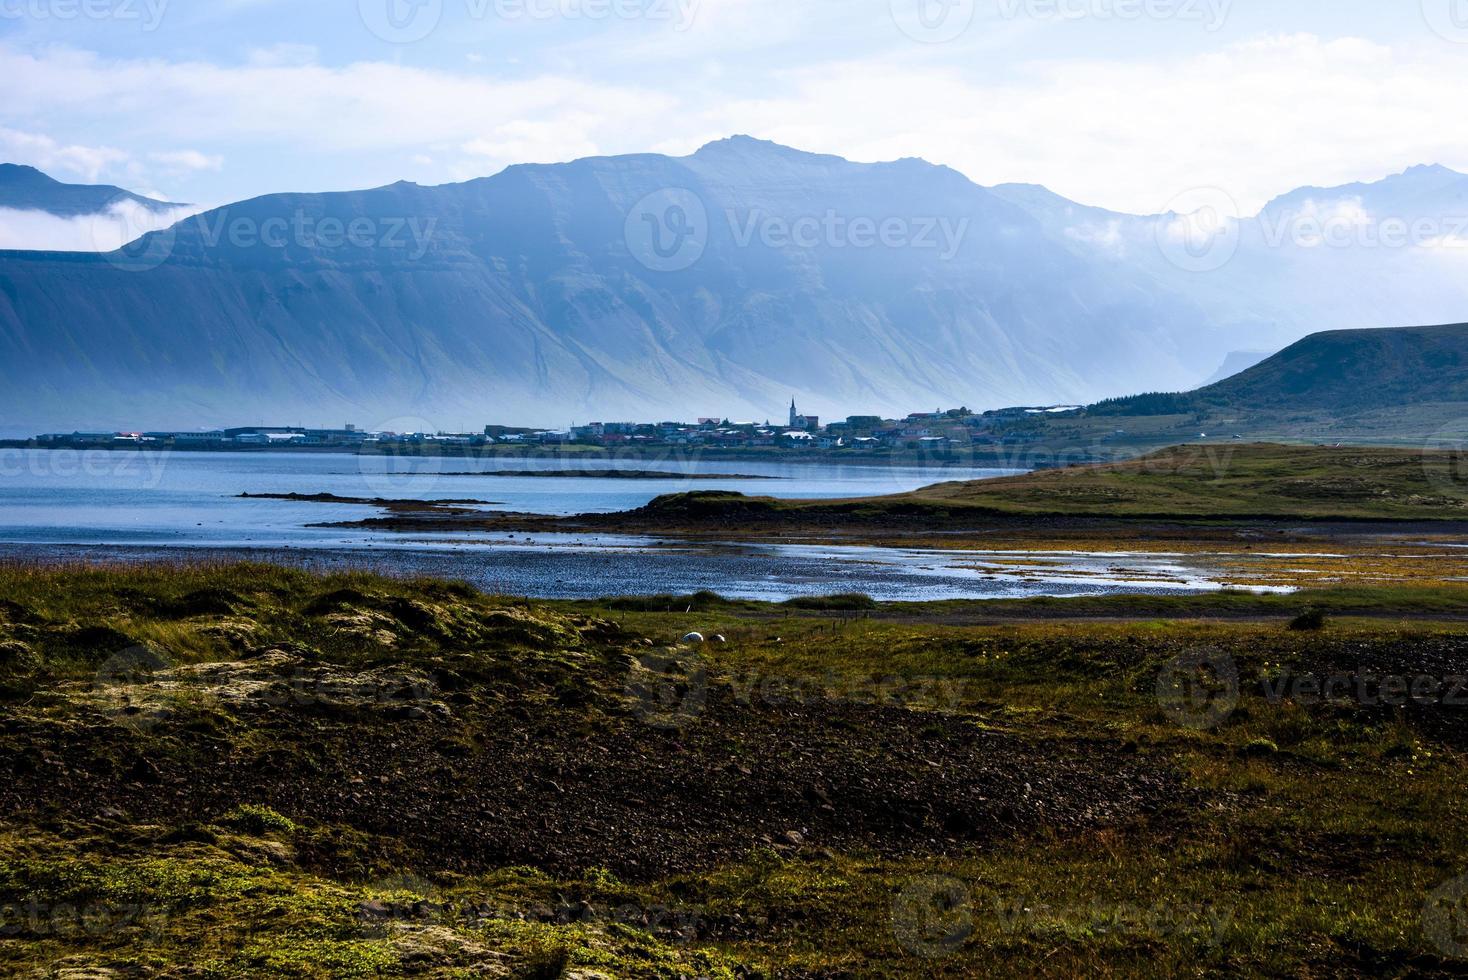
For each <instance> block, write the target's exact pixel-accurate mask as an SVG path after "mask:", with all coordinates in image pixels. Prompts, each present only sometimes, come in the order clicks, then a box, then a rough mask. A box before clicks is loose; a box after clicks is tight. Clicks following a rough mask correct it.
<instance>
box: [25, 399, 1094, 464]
mask: <svg viewBox="0 0 1468 980" xmlns="http://www.w3.org/2000/svg"><path fill="white" fill-rule="evenodd" d="M1079 409H1080V406H1075V405H1063V406H1053V407H1048V408H1008V409H999V410H996V411H989V412H981V413H980V412H971V411H969V410H968V409H967V408H957V409H950V410H947V411H944V410H938V411H934V412H914V413H912V414H910V415H908V416H907V417H906V418H902V419H888V418H882V417H881V416H877V415H851V416H847V417H846V418H845V419H843V420H841V421H832V422H824V421H823V420H822V419H821V418H820V417H819V416H816V415H807V414H804V413H802V412H801V411H800V408H799V406H798V404H797V403H796V402H795V401H793V400H792V401H791V403H790V410H789V414H788V416H787V418H786V420H785V423H784V424H783V425H781V424H775V423H772V422H770V421H765V422H763V423H758V422H746V423H734V422H730V421H729V420H728V419H721V418H717V417H709V418H700V419H698V421H696V422H691V423H690V422H591V423H588V424H586V425H573V426H570V427H568V428H566V429H559V430H556V429H535V428H517V427H513V426H504V425H487V426H485V427H484V430H483V431H482V432H473V433H464V432H386V431H371V430H367V429H361V428H358V427H357V426H355V425H346V426H344V427H342V428H340V429H313V428H307V427H304V426H245V427H240V428H229V429H212V430H207V431H189V430H177V431H156V432H70V433H48V434H45V435H39V436H36V437H35V438H34V439H33V440H30V444H33V445H36V446H39V447H47V448H59V447H69V448H97V447H108V446H111V447H116V448H128V447H134V446H156V447H160V448H165V447H171V448H176V449H200V450H206V449H215V450H225V449H241V450H248V449H256V450H258V449H272V448H274V449H337V450H357V451H364V452H365V451H372V450H373V449H384V448H387V447H390V446H433V445H438V446H442V447H445V448H447V447H450V446H460V447H490V446H507V447H512V446H523V447H526V448H531V447H555V446H585V447H603V448H617V449H620V448H637V447H649V448H657V447H698V448H709V449H761V448H768V449H787V450H802V449H803V450H826V451H837V452H839V451H842V450H846V451H851V452H859V451H862V450H877V449H925V450H944V449H971V448H975V447H1002V446H1007V445H1019V444H1023V443H1024V442H1026V441H1028V440H1029V439H1030V438H1032V433H1033V432H1034V431H1035V430H1038V428H1039V425H1038V423H1039V422H1040V417H1041V416H1047V415H1057V414H1063V413H1067V412H1074V411H1078V410H1079Z"/></svg>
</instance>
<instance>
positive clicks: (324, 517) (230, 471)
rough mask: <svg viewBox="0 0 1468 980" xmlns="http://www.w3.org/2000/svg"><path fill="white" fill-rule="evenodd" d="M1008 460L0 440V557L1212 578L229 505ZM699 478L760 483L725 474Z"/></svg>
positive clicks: (784, 574)
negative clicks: (259, 449) (52, 446)
mask: <svg viewBox="0 0 1468 980" xmlns="http://www.w3.org/2000/svg"><path fill="white" fill-rule="evenodd" d="M565 468H579V469H634V470H652V469H656V470H663V471H669V472H674V473H677V474H679V477H678V478H676V479H667V480H648V479H636V478H627V479H622V478H602V477H556V476H552V477H486V476H461V475H450V474H457V473H466V472H474V473H477V472H488V471H491V470H501V471H503V470H516V471H524V470H546V471H550V472H554V471H556V470H558V469H565ZM1006 472H1008V471H1001V470H988V469H936V468H922V467H888V466H870V465H844V466H843V465H834V466H833V465H823V464H804V463H783V462H781V463H777V462H739V463H733V462H727V461H712V460H702V459H698V458H695V457H688V458H679V459H668V460H663V461H659V462H645V461H630V460H629V461H620V462H616V463H610V464H609V463H607V462H606V461H602V460H595V461H586V462H563V461H553V460H534V459H506V458H498V459H492V460H491V459H476V458H456V457H428V458H385V457H381V456H352V455H345V454H308V453H187V452H163V451H159V452H150V451H126V452H106V451H92V452H68V451H42V450H4V451H0V556H9V557H15V558H23V559H28V560H43V561H68V562H69V561H88V562H90V561H145V560H157V559H170V558H180V559H209V558H230V559H233V558H248V559H254V560H267V561H283V562H287V563H290V564H297V565H303V566H307V567H311V568H318V569H337V568H368V569H372V570H374V571H382V572H389V573H400V574H415V575H416V574H431V575H438V576H445V577H451V578H458V579H464V580H467V581H470V582H472V583H474V584H475V585H478V586H479V587H481V588H483V589H486V590H487V591H491V592H498V593H503V594H513V595H526V596H532V597H541V598H597V597H601V596H612V595H649V594H656V593H679V594H682V593H689V592H694V591H697V590H699V589H711V590H714V591H717V592H720V593H722V594H725V595H728V596H730V597H736V598H751V599H774V600H778V599H787V598H792V597H795V596H801V595H821V594H831V593H838V592H864V593H867V594H869V595H872V596H873V597H874V598H878V599H883V600H917V599H937V598H984V597H995V598H998V597H1020V596H1030V595H1082V594H1096V593H1103V592H1120V591H1125V592H1153V591H1172V592H1175V591H1180V590H1181V591H1199V590H1206V589H1210V588H1216V587H1217V583H1216V582H1214V581H1213V580H1212V579H1211V578H1210V577H1209V573H1208V571H1207V570H1206V569H1205V568H1200V567H1198V566H1196V565H1194V564H1193V563H1191V562H1189V561H1188V560H1186V559H1181V558H1169V557H1161V558H1159V557H1156V556H1137V555H1131V556H1128V555H1107V556H1064V557H1063V558H1062V559H1061V560H1060V561H1059V562H1057V561H1056V560H1055V558H1054V557H1053V556H1051V557H1050V558H1048V559H1042V560H1039V561H1037V562H1036V563H1035V564H1034V565H1033V566H1030V567H1023V566H1022V565H1021V566H1019V567H1016V566H1015V564H1014V563H1013V561H1012V560H1011V561H1006V562H1001V563H1000V564H990V563H987V562H985V561H983V560H982V557H981V556H979V555H976V554H975V553H972V552H941V551H931V550H921V549H889V548H872V547H852V546H817V545H790V544H763V543H761V544H737V543H730V544H727V545H706V544H698V545H689V544H678V543H675V542H667V541H659V540H655V539H650V538H636V537H625V536H615V535H568V534H544V535H524V534H520V535H508V534H486V533H474V532H453V533H444V534H426V533H414V534H398V533H393V532H384V531H371V530H365V529H360V528H336V527H320V526H313V525H320V524H328V523H333V522H340V521H353V520H358V519H361V518H366V517H373V516H376V515H377V514H379V513H380V512H379V510H378V509H377V508H375V507H371V506H364V505H355V504H319V503H310V502H297V501H281V500H260V499H254V500H248V499H242V498H241V497H240V496H239V495H240V494H242V493H251V494H288V493H299V494H317V493H330V494H335V495H337V496H341V497H354V498H384V499H395V500H403V499H414V500H445V499H458V500H480V501H486V503H485V504H484V505H483V506H484V509H485V510H486V511H517V512H528V513H541V514H557V515H566V514H578V513H591V512H611V511H619V510H626V509H629V508H634V507H640V506H642V505H644V504H646V503H647V502H648V501H650V500H651V499H653V498H654V497H656V496H658V495H660V494H665V493H675V492H680V491H687V490H701V489H727V490H734V491H738V492H741V493H748V494H767V495H772V496H780V497H799V498H821V497H857V496H869V495H874V494H884V493H899V492H903V491H907V490H913V489H916V488H918V487H922V486H926V485H929V484H931V483H935V482H939V481H944V480H960V479H969V480H971V479H984V478H988V477H994V476H1000V475H1004V473H1006ZM713 474H738V475H743V476H749V477H764V479H743V480H725V479H717V478H713V477H712V476H711V475H713Z"/></svg>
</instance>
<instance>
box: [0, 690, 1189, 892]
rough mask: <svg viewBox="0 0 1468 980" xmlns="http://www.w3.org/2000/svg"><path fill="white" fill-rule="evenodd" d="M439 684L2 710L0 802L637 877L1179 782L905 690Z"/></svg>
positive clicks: (473, 862) (1142, 795) (1119, 812)
mask: <svg viewBox="0 0 1468 980" xmlns="http://www.w3.org/2000/svg"><path fill="white" fill-rule="evenodd" d="M572 699H573V700H574V699H575V696H574V695H572ZM455 701H459V702H468V703H461V704H453V702H455ZM449 702H450V703H451V704H453V706H452V707H451V708H449V711H448V712H444V711H443V710H442V709H439V710H438V711H437V712H421V713H425V714H427V717H422V718H416V719H415V718H410V717H402V716H403V715H407V714H419V713H420V709H417V708H416V707H414V706H412V705H410V704H408V703H407V702H403V703H401V704H395V705H393V706H392V707H391V709H390V710H387V711H383V710H378V709H376V708H368V709H361V708H351V707H344V706H341V705H337V704H334V703H333V704H328V703H325V702H318V703H314V704H310V705H306V706H299V705H286V706H265V705H262V706H261V707H260V708H259V710H258V711H257V712H255V713H254V716H253V717H247V715H246V714H241V715H240V717H239V722H240V723H241V724H248V726H249V729H250V738H249V742H248V745H249V748H248V749H246V748H244V747H242V745H241V744H240V743H239V742H238V741H237V740H236V739H235V738H234V735H235V734H238V733H231V732H228V731H221V730H219V729H218V728H217V722H212V721H210V720H208V719H206V718H194V719H190V718H188V717H184V716H180V717H177V718H173V719H170V720H168V721H166V722H164V723H162V724H159V725H157V726H156V727H155V728H152V729H151V730H149V731H146V732H143V733H141V734H139V733H135V732H133V731H131V730H129V729H128V728H127V727H126V726H124V725H119V724H115V723H106V722H103V723H99V724H89V725H83V724H77V725H72V726H70V728H69V729H68V730H67V731H65V732H61V731H57V730H56V728H55V727H53V726H49V725H47V724H45V723H41V722H38V721H35V720H27V721H22V720H19V719H14V718H13V719H11V720H9V721H7V722H5V723H4V725H3V729H0V731H3V735H4V742H5V744H6V748H7V751H5V753H4V754H3V757H0V818H3V819H5V820H36V821H43V822H44V821H46V820H58V819H59V820H63V821H73V820H75V821H81V822H86V821H89V820H93V819H96V818H97V817H98V816H99V815H102V816H107V815H109V814H110V815H111V817H112V818H113V819H117V820H125V821H126V822H128V823H132V824H139V823H152V822H159V823H162V824H165V825H167V826H180V825H188V824H190V823H208V822H210V821H212V820H216V819H217V818H218V817H219V816H221V815H222V814H224V813H226V812H227V811H229V810H230V809H232V808H233V807H235V806H237V805H239V804H263V805H266V806H269V807H270V808H272V809H274V810H276V811H278V812H280V813H282V814H285V815H286V816H288V817H290V818H292V819H293V820H296V821H299V822H303V823H306V824H308V825H309V824H318V825H329V826H332V827H338V828H341V827H346V828H352V829H353V830H356V831H360V832H364V833H366V834H368V835H371V836H372V837H373V838H374V839H377V840H381V841H392V842H395V843H394V844H393V846H395V847H399V848H401V849H402V850H403V852H404V853H402V854H400V855H396V856H399V857H404V858H408V859H410V860H412V862H413V863H414V865H415V866H416V867H419V868H422V869H424V870H425V871H427V870H433V871H438V870H452V871H463V872H476V871H485V870H489V869H492V868H495V867H502V866H505V865H531V866H535V867H539V868H542V869H545V870H547V871H549V872H552V873H557V874H564V873H575V872H578V871H582V870H585V869H588V868H596V867H605V868H609V869H611V870H613V871H614V872H616V873H617V874H618V875H619V876H623V877H625V878H627V879H629V880H638V879H649V878H654V877H663V876H666V875H669V874H674V873H679V872H686V871H694V870H699V869H707V868H712V867H716V866H718V865H720V864H721V863H724V862H727V861H730V860H737V859H739V858H742V857H744V856H746V855H747V854H748V853H749V852H750V851H751V850H752V849H756V848H760V847H773V848H776V849H778V850H787V851H801V850H811V851H812V852H815V851H819V850H823V849H826V848H830V849H832V850H837V851H850V850H870V851H874V852H877V853H882V854H888V855H900V854H908V853H933V852H943V851H947V850H950V849H955V848H958V847H961V846H967V845H972V844H974V843H976V842H984V841H993V840H996V839H1002V838H1003V837H1004V836H1005V835H1006V834H1009V833H1010V832H1012V831H1017V830H1027V831H1032V830H1034V829H1036V828H1038V827H1052V828H1055V829H1057V830H1060V831H1074V830H1081V829H1083V828H1089V827H1096V826H1101V825H1108V824H1115V823H1118V822H1124V821H1128V820H1131V819H1134V818H1137V817H1140V816H1142V815H1144V814H1148V813H1152V812H1155V811H1157V810H1158V809H1160V808H1164V807H1166V806H1168V805H1169V804H1170V803H1173V802H1175V801H1176V800H1177V799H1178V797H1179V790H1178V789H1177V787H1176V784H1175V781H1174V779H1173V778H1172V777H1171V776H1169V775H1167V774H1165V773H1164V772H1163V771H1162V770H1161V769H1160V768H1154V767H1152V766H1151V765H1149V764H1147V763H1146V762H1145V760H1141V759H1138V758H1136V757H1128V756H1123V755H1122V754H1121V753H1120V751H1119V748H1117V747H1112V746H1105V745H1094V746H1093V745H1085V744H1074V743H1071V744H1067V745H1065V746H1060V745H1056V744H1053V743H1046V742H1041V743H1029V742H1024V741H1020V740H1017V739H1014V738H1011V737H1007V736H1002V735H995V734H989V733H985V732H982V731H981V730H979V729H978V728H976V727H975V726H973V725H972V724H969V723H966V722H965V721H963V720H961V719H959V718H956V717H951V716H945V715H940V714H934V713H929V712H919V711H914V710H909V709H907V708H902V707H889V706H873V705H860V704H852V703H844V702H833V701H822V702H817V703H807V704H794V703H792V704H787V705H762V704H746V703H744V702H742V701H741V700H740V699H738V698H737V697H736V696H735V695H734V694H733V693H732V692H731V691H729V690H728V689H725V688H718V687H716V688H714V689H712V690H710V691H708V692H707V697H701V696H700V697H698V698H697V699H695V702H696V703H695V702H689V704H694V710H695V711H696V717H693V718H692V719H691V720H689V721H686V723H685V726H684V727H683V728H682V729H670V728H663V727H659V726H658V724H650V723H648V721H647V720H645V719H643V718H640V717H637V716H636V715H632V716H628V717H622V718H618V717H615V716H601V717H599V718H596V719H593V718H592V717H591V716H588V715H587V714H586V713H585V712H583V711H582V710H580V709H579V708H578V707H576V706H574V705H550V706H548V705H547V703H546V702H545V701H543V700H542V701H539V703H532V701H531V700H529V699H523V698H519V697H517V696H511V697H510V698H509V699H508V700H505V701H500V702H496V703H495V705H494V706H493V707H492V708H491V709H489V710H483V709H482V708H481V707H480V706H477V705H475V704H474V703H473V702H472V695H469V694H460V695H457V696H454V697H450V698H449ZM425 703H426V702H425ZM246 712H248V707H247V708H246ZM392 716H398V717H392ZM664 720H665V719H664V718H663V716H661V715H658V716H657V717H655V718H653V721H656V722H662V721H664ZM175 727H178V728H181V729H182V730H173V729H174V728H175ZM104 801H105V802H104ZM382 856H383V857H392V856H394V855H386V854H385V855H382ZM307 860H308V861H310V860H311V858H310V857H309V856H308V857H307ZM337 860H338V858H337V857H336V856H334V855H333V854H332V853H331V849H330V847H323V850H322V852H321V853H319V854H317V855H315V858H314V861H315V863H316V864H318V865H319V866H321V870H323V871H326V872H330V873H350V871H351V869H350V868H345V867H334V866H333V864H334V862H336V861H337Z"/></svg>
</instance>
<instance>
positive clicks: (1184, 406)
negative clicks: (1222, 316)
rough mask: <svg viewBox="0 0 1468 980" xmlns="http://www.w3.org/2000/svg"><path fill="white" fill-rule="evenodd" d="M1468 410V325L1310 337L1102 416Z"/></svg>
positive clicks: (1115, 404)
mask: <svg viewBox="0 0 1468 980" xmlns="http://www.w3.org/2000/svg"><path fill="white" fill-rule="evenodd" d="M1441 402H1464V403H1468V324H1455V325H1450V326H1439V327H1400V328H1392V329H1383V330H1332V331H1327V332H1325V333H1317V334H1311V335H1310V336H1309V337H1306V338H1305V339H1304V340H1301V341H1299V342H1298V343H1295V344H1292V345H1291V346H1289V347H1287V348H1285V349H1284V350H1283V351H1280V352H1279V353H1278V354H1276V355H1274V356H1273V357H1270V358H1267V359H1265V360H1264V361H1262V362H1261V363H1259V364H1257V365H1255V366H1254V367H1252V368H1250V369H1248V370H1247V371H1244V372H1242V373H1241V374H1237V375H1235V376H1234V377H1232V378H1228V379H1226V380H1223V381H1220V382H1218V383H1217V384H1214V385H1209V386H1208V387H1206V388H1200V389H1199V390H1197V391H1193V392H1186V393H1180V394H1171V393H1156V394H1146V395H1137V396H1134V397H1130V398H1119V399H1114V400H1112V401H1107V402H1102V403H1100V404H1098V405H1094V406H1092V407H1091V409H1090V412H1091V413H1092V414H1097V415H1108V416H1110V415H1173V414H1179V413H1185V412H1199V411H1207V410H1210V409H1228V410H1234V411H1252V412H1261V411H1288V412H1301V411H1328V412H1332V413H1336V414H1352V413H1359V412H1368V411H1377V410H1380V409H1386V408H1399V407H1404V406H1412V405H1423V404H1432V403H1441Z"/></svg>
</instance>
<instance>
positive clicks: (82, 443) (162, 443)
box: [35, 425, 494, 449]
mask: <svg viewBox="0 0 1468 980" xmlns="http://www.w3.org/2000/svg"><path fill="white" fill-rule="evenodd" d="M493 441H494V440H492V439H487V438H486V437H485V436H482V435H454V434H448V433H425V432H368V431H366V430H364V429H359V428H357V427H356V426H354V425H348V426H346V427H345V428H341V429H307V428H301V427H292V426H260V425H256V426H246V427H243V428H238V429H210V430H202V431H176V432H64V433H49V434H47V435H41V436H36V438H35V442H36V443H37V444H39V445H42V446H67V447H72V448H91V447H99V446H116V447H128V446H146V445H155V446H158V447H160V448H161V447H169V446H172V447H174V448H192V449H233V448H241V449H244V448H255V449H258V448H262V447H281V448H291V447H313V448H323V449H330V448H337V449H363V448H370V447H371V446H375V445H379V444H384V443H388V444H420V443H425V442H439V443H444V444H456V445H484V444H486V443H487V442H493Z"/></svg>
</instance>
